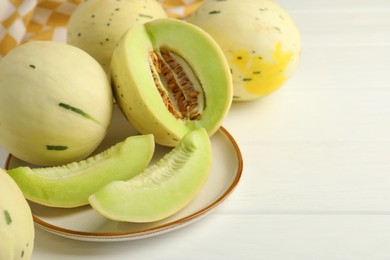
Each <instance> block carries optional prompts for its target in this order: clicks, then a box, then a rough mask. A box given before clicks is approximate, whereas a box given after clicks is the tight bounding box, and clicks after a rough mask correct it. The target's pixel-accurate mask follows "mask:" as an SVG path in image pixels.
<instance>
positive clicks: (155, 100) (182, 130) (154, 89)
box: [111, 18, 233, 147]
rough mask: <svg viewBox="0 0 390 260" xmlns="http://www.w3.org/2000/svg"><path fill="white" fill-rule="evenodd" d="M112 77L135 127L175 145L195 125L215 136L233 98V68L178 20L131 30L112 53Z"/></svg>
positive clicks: (119, 100) (218, 51) (208, 39)
mask: <svg viewBox="0 0 390 260" xmlns="http://www.w3.org/2000/svg"><path fill="white" fill-rule="evenodd" d="M111 80H112V85H113V90H114V93H115V98H116V101H117V103H118V105H119V107H120V108H121V110H122V111H123V112H124V114H125V116H126V118H127V119H128V121H129V122H130V123H131V124H132V125H133V126H134V128H136V129H137V130H138V131H139V132H140V133H142V134H150V133H151V134H153V135H154V137H155V141H156V143H158V144H160V145H165V146H171V147H174V146H176V145H177V144H178V143H179V141H180V139H181V138H182V137H183V136H184V135H185V134H186V133H187V132H189V131H191V130H194V129H197V128H205V129H206V130H207V132H208V133H209V135H210V136H211V135H212V134H214V133H215V132H216V131H217V130H218V128H219V127H220V125H221V122H222V120H223V119H224V118H225V116H226V115H227V113H228V111H229V109H230V106H231V103H232V98H233V85H232V84H233V83H232V78H231V73H230V69H229V66H228V63H227V61H226V58H225V56H224V54H223V52H222V50H221V49H220V47H219V46H218V44H217V43H216V42H215V41H214V40H213V39H212V38H211V36H209V35H208V34H207V33H206V32H204V31H203V30H202V29H200V28H198V27H197V26H194V25H192V24H189V23H187V22H184V21H181V20H178V19H169V18H166V19H163V18H162V19H156V20H154V21H151V22H147V23H145V24H143V25H137V26H134V27H132V28H131V29H130V30H129V31H127V33H126V34H125V35H124V36H123V37H122V39H121V40H120V41H119V44H118V46H117V47H116V48H115V50H114V53H113V57H112V61H111Z"/></svg>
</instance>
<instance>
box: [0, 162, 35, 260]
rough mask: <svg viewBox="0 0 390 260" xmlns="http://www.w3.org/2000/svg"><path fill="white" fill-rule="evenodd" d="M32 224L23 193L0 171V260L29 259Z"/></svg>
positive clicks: (32, 241) (32, 243) (32, 236)
mask: <svg viewBox="0 0 390 260" xmlns="http://www.w3.org/2000/svg"><path fill="white" fill-rule="evenodd" d="M34 236H35V233H34V222H33V218H32V214H31V210H30V207H29V205H28V204H27V201H26V199H25V198H24V196H23V193H22V192H21V190H20V189H19V187H18V186H17V185H16V183H15V182H14V181H13V180H12V178H11V177H9V176H8V174H7V173H6V172H5V171H4V170H2V169H0V259H2V260H3V259H4V260H8V259H9V260H11V259H30V258H31V254H32V251H33V247H34Z"/></svg>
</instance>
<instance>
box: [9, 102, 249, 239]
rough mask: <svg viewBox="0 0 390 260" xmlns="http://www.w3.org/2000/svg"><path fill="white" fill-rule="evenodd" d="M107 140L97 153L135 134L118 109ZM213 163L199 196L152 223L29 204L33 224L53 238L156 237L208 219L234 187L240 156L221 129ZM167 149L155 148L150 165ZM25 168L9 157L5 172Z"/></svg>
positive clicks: (87, 208) (215, 138)
mask: <svg viewBox="0 0 390 260" xmlns="http://www.w3.org/2000/svg"><path fill="white" fill-rule="evenodd" d="M111 125H112V126H111V129H110V130H109V132H108V134H107V137H106V138H105V140H104V141H103V142H102V144H101V146H100V147H99V148H98V150H97V151H96V152H99V151H101V150H103V149H105V148H107V147H109V146H110V145H112V144H114V143H116V142H118V141H121V140H123V139H124V138H125V137H127V136H129V135H134V134H137V133H136V131H135V130H134V129H133V128H132V127H131V125H130V124H129V123H128V122H127V121H126V120H125V119H124V117H123V116H122V114H121V113H120V111H119V110H118V109H115V110H114V115H113V121H112V124H111ZM211 143H212V147H213V163H212V168H211V174H210V177H209V179H208V181H207V183H206V185H205V187H204V188H203V190H202V192H201V193H200V194H199V195H198V196H197V197H196V198H195V199H194V200H193V201H192V202H191V203H190V204H189V205H187V207H185V208H184V209H183V210H181V211H180V212H178V213H176V214H175V215H173V216H171V217H169V218H167V219H164V220H161V221H157V222H152V223H145V224H139V223H126V222H117V221H112V220H109V219H107V218H105V217H103V216H101V215H100V214H98V213H97V212H95V211H94V210H93V209H92V208H91V207H90V206H83V207H78V208H74V209H60V208H50V207H46V206H42V205H38V204H36V203H32V202H30V206H31V210H32V213H33V218H34V221H35V224H36V225H37V226H38V227H40V228H42V229H44V230H47V231H49V232H52V233H54V234H57V235H60V236H64V237H68V238H72V239H77V240H86V241H122V240H132V239H140V238H146V237H150V236H155V235H159V234H163V233H165V232H169V231H172V230H175V229H177V228H180V227H184V226H186V225H188V224H190V223H192V222H194V221H196V220H198V219H200V218H201V217H203V216H205V215H207V213H209V212H211V211H212V210H213V209H215V208H216V207H217V206H218V205H220V204H221V203H222V202H223V201H224V200H225V199H226V198H227V197H228V196H229V195H230V194H231V192H232V191H233V190H234V188H235V187H236V186H237V184H238V182H239V180H240V177H241V173H242V168H243V161H242V156H241V152H240V150H239V147H238V145H237V143H236V142H235V140H234V138H233V137H232V136H231V135H230V134H229V133H228V132H227V131H226V130H225V129H224V128H223V127H221V129H220V130H218V132H217V133H216V134H215V135H213V137H212V138H211ZM169 150H170V149H169V148H166V147H162V146H156V150H155V155H154V157H153V159H152V163H153V162H155V161H157V160H158V159H159V158H161V157H162V156H163V155H164V154H165V153H166V152H168V151H169ZM20 165H26V163H24V162H23V161H20V160H18V159H17V158H15V157H13V156H12V155H10V156H9V157H8V160H7V162H6V166H5V167H6V168H13V167H16V166H20Z"/></svg>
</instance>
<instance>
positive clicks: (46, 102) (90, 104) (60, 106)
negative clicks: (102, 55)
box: [0, 41, 113, 166]
mask: <svg viewBox="0 0 390 260" xmlns="http://www.w3.org/2000/svg"><path fill="white" fill-rule="evenodd" d="M112 109H113V97H112V91H111V87H110V84H109V81H108V78H107V75H106V73H105V71H104V70H103V68H102V67H101V66H100V65H99V63H98V62H96V61H95V60H94V59H93V58H92V57H91V56H90V55H88V54H87V53H86V52H84V51H82V50H81V49H78V48H76V47H73V46H70V45H66V44H63V43H58V42H53V41H33V42H29V43H26V44H23V45H20V46H18V47H16V48H15V49H13V50H12V51H11V52H9V53H8V54H7V55H6V56H5V57H4V58H2V59H1V60H0V145H2V146H3V147H4V148H5V149H6V150H8V151H9V152H10V153H12V154H13V155H14V156H15V157H18V158H19V159H22V160H24V161H26V162H29V163H32V164H37V165H44V166H49V165H60V164H65V163H69V162H72V161H76V160H80V159H82V158H84V157H86V156H88V155H89V154H90V153H91V152H92V151H94V150H95V148H96V147H97V146H98V145H99V144H100V142H101V141H102V139H103V138H104V136H105V135H106V131H107V128H108V126H109V124H110V121H111V115H112Z"/></svg>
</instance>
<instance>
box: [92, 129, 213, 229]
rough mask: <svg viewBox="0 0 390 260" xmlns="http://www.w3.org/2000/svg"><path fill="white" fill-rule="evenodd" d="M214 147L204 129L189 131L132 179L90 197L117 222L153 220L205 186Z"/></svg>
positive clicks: (178, 207) (184, 203) (181, 205)
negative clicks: (161, 156) (164, 153)
mask: <svg viewBox="0 0 390 260" xmlns="http://www.w3.org/2000/svg"><path fill="white" fill-rule="evenodd" d="M211 161H212V148H211V142H210V138H209V136H208V134H207V132H206V130H205V129H204V128H200V129H196V130H193V131H191V132H189V133H188V134H186V135H185V136H184V137H183V139H182V141H181V142H180V144H179V145H178V146H176V147H175V148H174V149H173V150H172V151H170V152H169V153H167V154H166V155H165V156H164V157H163V158H162V159H160V160H159V161H157V162H156V163H155V164H153V165H151V166H149V167H148V168H147V169H146V170H145V171H144V172H142V173H140V174H138V175H137V176H135V177H133V178H132V179H129V180H128V181H114V182H111V183H109V184H108V185H106V186H104V187H103V188H102V189H100V190H99V191H97V192H96V193H95V194H93V195H91V196H90V197H89V203H90V204H91V206H92V207H93V208H94V209H95V210H96V211H97V212H99V213H100V214H102V215H103V216H105V217H107V218H109V219H112V220H117V221H126V222H153V221H158V220H161V219H164V218H167V217H169V216H171V215H173V214H175V213H177V212H178V211H180V210H181V209H183V208H184V207H185V206H187V205H188V204H189V203H190V202H191V201H192V200H193V199H194V198H195V197H196V196H197V195H198V194H199V192H200V191H201V190H202V188H203V187H204V185H205V183H206V181H207V179H208V177H209V175H210V169H211Z"/></svg>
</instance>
